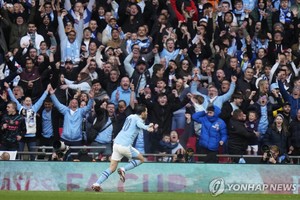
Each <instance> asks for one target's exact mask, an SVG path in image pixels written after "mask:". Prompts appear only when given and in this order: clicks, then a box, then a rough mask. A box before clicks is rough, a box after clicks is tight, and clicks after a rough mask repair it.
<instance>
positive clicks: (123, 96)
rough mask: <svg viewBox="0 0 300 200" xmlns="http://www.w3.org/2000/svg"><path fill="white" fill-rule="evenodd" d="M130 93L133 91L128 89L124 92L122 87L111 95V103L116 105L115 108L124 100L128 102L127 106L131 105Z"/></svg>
mask: <svg viewBox="0 0 300 200" xmlns="http://www.w3.org/2000/svg"><path fill="white" fill-rule="evenodd" d="M117 91H119V99H118V100H117V98H116V95H117ZM130 93H131V90H130V89H127V90H124V89H123V88H122V87H121V86H119V87H118V88H117V89H116V90H115V91H113V93H112V94H111V98H110V101H111V102H112V103H113V104H115V106H118V102H119V101H120V100H124V101H125V102H126V106H128V105H129V103H130Z"/></svg>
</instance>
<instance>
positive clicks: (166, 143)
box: [159, 134, 178, 154]
mask: <svg viewBox="0 0 300 200" xmlns="http://www.w3.org/2000/svg"><path fill="white" fill-rule="evenodd" d="M159 146H160V153H166V154H170V153H171V152H172V149H174V148H176V147H177V146H178V142H176V143H171V137H170V135H169V134H166V135H164V136H163V138H162V139H161V141H160V142H159Z"/></svg>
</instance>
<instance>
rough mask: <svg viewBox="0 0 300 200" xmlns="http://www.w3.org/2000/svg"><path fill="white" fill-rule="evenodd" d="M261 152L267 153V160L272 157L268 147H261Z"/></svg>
mask: <svg viewBox="0 0 300 200" xmlns="http://www.w3.org/2000/svg"><path fill="white" fill-rule="evenodd" d="M261 151H262V152H263V153H267V159H269V158H271V157H272V154H271V150H270V147H269V146H268V145H262V147H261Z"/></svg>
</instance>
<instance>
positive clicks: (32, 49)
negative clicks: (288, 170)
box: [0, 0, 300, 162]
mask: <svg viewBox="0 0 300 200" xmlns="http://www.w3.org/2000/svg"><path fill="white" fill-rule="evenodd" d="M0 6H1V10H0V80H1V85H0V86H1V92H0V93H1V94H0V97H1V98H0V107H1V108H0V112H1V124H0V126H1V132H0V138H1V140H0V149H1V150H7V151H9V150H18V151H24V147H25V145H27V148H28V150H29V151H36V150H35V149H34V148H33V147H34V146H38V145H46V146H51V145H52V144H53V142H54V141H56V140H60V141H62V142H64V143H65V144H66V145H68V146H80V145H91V144H92V145H93V146H103V145H104V146H106V148H105V150H103V149H102V150H100V154H101V156H99V159H101V160H107V159H108V158H109V156H110V154H111V144H112V142H113V139H114V138H115V136H116V135H117V134H118V132H119V131H120V130H121V129H122V127H123V124H124V122H125V119H126V117H127V116H128V115H130V114H132V113H133V112H134V107H135V105H136V104H137V103H139V104H145V105H146V106H147V108H148V112H149V117H148V119H147V121H149V122H151V123H155V124H158V128H157V129H156V130H155V131H154V133H148V132H147V131H143V132H141V133H140V134H139V135H138V137H137V139H136V141H135V143H134V146H135V148H136V149H138V150H139V151H140V152H141V153H167V154H169V153H172V154H176V155H177V157H176V158H173V161H177V162H179V161H182V160H184V159H181V157H182V156H181V155H182V154H185V150H186V149H188V155H191V152H193V151H194V152H195V153H200V154H201V153H203V154H207V157H206V158H205V159H204V162H218V160H217V159H216V155H217V153H221V154H222V153H223V154H233V155H245V154H253V155H258V154H263V153H264V152H262V151H261V147H262V146H263V145H268V146H271V145H276V146H277V147H278V148H279V150H280V154H287V155H297V156H299V155H300V122H299V121H300V78H299V71H300V19H299V18H300V12H299V11H300V0H231V1H230V0H222V1H218V0H216V1H208V0H198V1H197V0H98V1H95V0H90V1H87V0H78V1H76V0H40V1H35V0H21V1H18V0H2V1H1V2H0ZM91 132H96V134H95V136H93V137H92V136H91V135H89V133H91ZM91 137H92V138H91ZM191 138H196V140H192V139H191ZM192 141H196V142H194V143H193V142H192ZM93 151H96V150H95V149H94V150H93ZM21 159H22V158H21ZM30 159H31V160H35V155H31V156H30ZM162 160H172V158H171V159H162ZM189 160H191V159H189ZM233 161H234V162H239V161H238V160H235V159H233Z"/></svg>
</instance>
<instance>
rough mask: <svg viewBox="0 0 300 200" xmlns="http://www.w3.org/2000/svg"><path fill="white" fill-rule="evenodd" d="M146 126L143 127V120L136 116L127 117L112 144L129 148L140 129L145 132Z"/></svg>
mask: <svg viewBox="0 0 300 200" xmlns="http://www.w3.org/2000/svg"><path fill="white" fill-rule="evenodd" d="M148 127H149V126H148V125H145V122H144V120H143V119H142V118H141V117H140V116H139V115H136V114H133V115H129V116H128V117H127V118H126V121H125V123H124V125H123V128H122V130H121V131H120V132H119V134H118V135H117V137H116V138H115V141H114V143H115V144H119V145H122V146H130V145H132V144H133V142H134V140H135V138H136V137H137V135H138V133H139V132H140V131H141V129H144V130H147V129H148Z"/></svg>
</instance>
